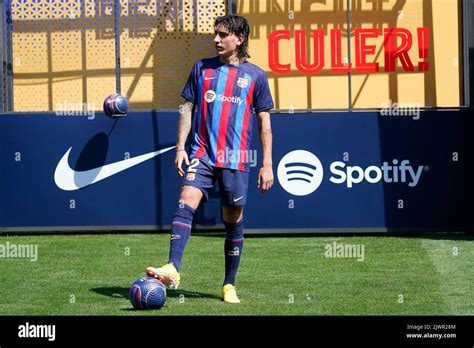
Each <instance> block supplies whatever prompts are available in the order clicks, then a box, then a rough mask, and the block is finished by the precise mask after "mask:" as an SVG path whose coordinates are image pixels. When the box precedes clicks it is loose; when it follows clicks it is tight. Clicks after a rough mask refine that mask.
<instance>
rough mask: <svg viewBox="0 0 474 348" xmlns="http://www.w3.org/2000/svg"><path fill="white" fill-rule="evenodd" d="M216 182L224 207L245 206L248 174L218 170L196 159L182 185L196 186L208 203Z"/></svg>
mask: <svg viewBox="0 0 474 348" xmlns="http://www.w3.org/2000/svg"><path fill="white" fill-rule="evenodd" d="M216 180H217V182H218V184H219V191H220V194H221V204H222V205H224V206H228V207H233V206H241V205H245V203H246V202H247V189H248V186H249V173H248V172H241V171H239V170H235V169H227V168H216V167H213V166H211V165H210V164H208V163H205V162H203V161H200V160H199V159H198V158H194V159H193V160H191V164H190V165H189V166H188V168H187V169H186V173H185V174H184V177H183V182H182V185H183V186H184V185H189V186H194V187H196V188H198V189H199V190H201V192H202V193H203V195H204V197H203V199H204V202H206V201H207V200H208V199H209V191H210V190H211V189H212V188H213V187H214V184H215V183H216Z"/></svg>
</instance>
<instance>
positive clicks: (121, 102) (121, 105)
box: [104, 93, 128, 118]
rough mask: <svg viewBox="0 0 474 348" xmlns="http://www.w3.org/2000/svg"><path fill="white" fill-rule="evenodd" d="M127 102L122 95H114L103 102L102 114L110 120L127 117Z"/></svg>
mask: <svg viewBox="0 0 474 348" xmlns="http://www.w3.org/2000/svg"><path fill="white" fill-rule="evenodd" d="M127 111H128V101H127V98H125V97H124V96H123V95H120V94H118V93H114V94H111V95H109V96H108V97H107V98H105V100H104V112H105V114H106V115H107V116H109V117H112V118H118V117H124V116H126V115H127Z"/></svg>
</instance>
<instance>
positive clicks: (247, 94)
mask: <svg viewBox="0 0 474 348" xmlns="http://www.w3.org/2000/svg"><path fill="white" fill-rule="evenodd" d="M181 96H182V97H183V98H185V99H186V100H188V101H190V102H192V103H194V104H195V105H196V106H197V123H196V127H195V133H194V140H193V142H192V147H191V156H190V157H191V158H199V159H201V160H203V161H206V162H207V163H209V164H210V165H212V166H215V167H220V168H229V169H236V170H240V171H249V159H250V142H251V135H252V124H253V116H254V114H255V113H258V112H261V111H267V110H270V109H272V108H273V106H274V104H273V99H272V96H271V94H270V89H269V87H268V80H267V76H266V74H265V72H264V71H263V70H262V69H260V68H259V67H258V66H256V65H255V64H252V63H250V62H248V61H245V62H243V63H242V64H240V65H237V66H236V65H227V64H223V63H221V61H220V60H219V57H214V58H209V59H203V60H200V61H198V62H197V63H195V64H194V67H193V69H192V71H191V73H190V74H189V78H188V81H187V83H186V85H185V87H184V89H183V91H182V93H181Z"/></svg>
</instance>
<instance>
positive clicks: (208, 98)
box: [204, 89, 216, 103]
mask: <svg viewBox="0 0 474 348" xmlns="http://www.w3.org/2000/svg"><path fill="white" fill-rule="evenodd" d="M204 100H205V101H207V102H208V103H212V102H213V101H214V100H216V92H214V91H213V90H212V89H210V90H208V91H207V92H206V93H205V94H204Z"/></svg>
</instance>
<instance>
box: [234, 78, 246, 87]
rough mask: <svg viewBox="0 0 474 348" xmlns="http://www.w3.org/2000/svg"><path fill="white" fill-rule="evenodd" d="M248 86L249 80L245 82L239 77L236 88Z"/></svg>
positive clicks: (244, 79)
mask: <svg viewBox="0 0 474 348" xmlns="http://www.w3.org/2000/svg"><path fill="white" fill-rule="evenodd" d="M248 85H249V80H247V79H246V78H245V77H239V79H238V80H237V86H239V87H240V88H246V87H247V86H248Z"/></svg>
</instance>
